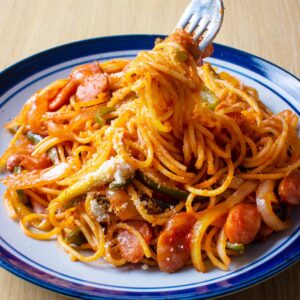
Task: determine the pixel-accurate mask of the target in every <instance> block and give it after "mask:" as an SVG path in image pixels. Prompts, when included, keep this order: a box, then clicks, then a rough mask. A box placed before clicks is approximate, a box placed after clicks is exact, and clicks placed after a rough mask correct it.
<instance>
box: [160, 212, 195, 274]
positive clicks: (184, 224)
mask: <svg viewBox="0 0 300 300" xmlns="http://www.w3.org/2000/svg"><path fill="white" fill-rule="evenodd" d="M195 223H196V218H195V217H194V216H193V215H192V214H190V213H186V212H183V213H179V214H175V215H173V216H172V217H171V218H170V220H169V221H168V222H167V224H166V227H165V229H164V230H163V232H162V233H161V234H160V236H159V238H158V243H157V262H158V265H159V267H160V269H161V270H162V271H165V272H168V273H173V272H176V271H178V270H179V269H181V268H183V267H184V266H185V265H186V263H187V261H188V260H189V258H190V246H189V244H190V236H191V230H192V228H193V226H194V224H195Z"/></svg>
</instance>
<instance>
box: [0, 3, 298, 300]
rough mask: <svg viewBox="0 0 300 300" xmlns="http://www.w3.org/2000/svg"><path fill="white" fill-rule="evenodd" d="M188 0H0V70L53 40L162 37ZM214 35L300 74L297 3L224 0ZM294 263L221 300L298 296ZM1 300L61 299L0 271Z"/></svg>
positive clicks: (294, 298)
mask: <svg viewBox="0 0 300 300" xmlns="http://www.w3.org/2000/svg"><path fill="white" fill-rule="evenodd" d="M188 3H189V0H0V70H2V69H4V68H5V67H7V66H9V65H11V64H12V63H15V62H17V61H19V60H20V59H23V58H25V57H27V56H28V55H31V54H34V53H36V52H39V51H42V50H45V49H47V48H49V47H54V46H57V45H60V44H64V43H68V42H72V41H76V40H81V39H85V38H91V37H98V36H103V35H115V34H128V33H161V34H168V33H170V32H171V31H172V29H173V28H174V25H175V24H176V22H177V20H178V18H179V16H180V15H181V13H182V12H183V10H184V8H185V7H186V5H187V4H188ZM224 3H225V8H226V10H225V19H224V23H223V27H222V29H221V31H220V33H219V35H218V37H217V39H216V41H217V42H219V43H222V44H226V45H230V46H233V47H236V48H239V49H242V50H245V51H248V52H250V53H253V54H256V55H259V56H261V57H263V58H266V59H268V60H270V61H272V62H274V63H276V64H278V65H280V66H282V67H284V68H286V69H287V70H289V71H290V72H292V73H293V74H295V75H296V76H298V77H299V76H300V0H224ZM299 285H300V264H299V263H298V264H296V265H294V266H293V267H291V268H290V269H289V270H287V271H285V272H283V273H282V274H280V275H277V276H276V277H274V278H272V279H270V280H268V281H266V282H264V283H261V284H260V285H258V286H255V287H252V288H250V289H248V290H246V291H242V292H239V293H237V294H235V295H233V296H227V297H226V298H224V300H225V299H226V300H229V299H234V300H235V299H243V300H250V299H251V300H252V299H255V300H260V299H272V300H282V299H288V300H298V299H300V288H299ZM0 293H1V294H0V299H3V300H40V299H43V300H62V299H67V298H66V297H63V296H60V295H56V294H53V293H51V292H49V291H46V290H43V289H41V288H39V287H36V286H34V285H32V284H30V283H27V282H25V281H22V280H21V279H18V278H17V277H14V276H13V275H11V274H9V273H8V272H6V271H4V270H1V271H0Z"/></svg>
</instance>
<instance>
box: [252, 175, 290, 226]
mask: <svg viewBox="0 0 300 300" xmlns="http://www.w3.org/2000/svg"><path fill="white" fill-rule="evenodd" d="M274 185H275V183H274V181H273V180H265V181H263V182H261V183H260V184H259V186H258V188H257V191H256V205H257V209H258V211H259V213H260V215H261V217H262V219H263V221H264V222H265V223H266V224H267V225H268V226H269V227H270V228H271V229H273V230H275V231H281V230H284V229H286V228H288V227H289V226H290V220H286V221H284V222H283V221H281V220H280V219H279V218H278V217H277V216H276V214H275V213H274V211H273V208H272V198H274V197H276V196H275V194H274Z"/></svg>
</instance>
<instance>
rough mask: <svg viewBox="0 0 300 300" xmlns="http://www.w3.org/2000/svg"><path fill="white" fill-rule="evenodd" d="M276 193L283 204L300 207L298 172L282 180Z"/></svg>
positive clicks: (299, 179) (299, 174)
mask: <svg viewBox="0 0 300 300" xmlns="http://www.w3.org/2000/svg"><path fill="white" fill-rule="evenodd" d="M278 193H279V196H280V199H281V201H282V202H283V203H286V204H291V205H300V172H299V171H295V172H293V173H291V174H290V175H288V176H287V177H285V178H283V179H282V180H281V182H280V184H279V187H278Z"/></svg>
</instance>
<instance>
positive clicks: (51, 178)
mask: <svg viewBox="0 0 300 300" xmlns="http://www.w3.org/2000/svg"><path fill="white" fill-rule="evenodd" d="M209 50H210V51H207V53H200V52H199V50H198V47H197V45H196V44H195V43H194V42H193V40H192V38H191V36H190V35H189V34H187V33H185V32H183V31H176V32H175V33H173V34H171V35H170V36H169V37H167V38H166V37H162V36H160V37H157V36H152V35H129V36H114V37H103V38H97V39H91V40H85V41H80V42H76V43H72V44H68V45H64V46H60V47H57V48H53V49H50V50H48V51H45V52H42V53H40V54H37V55H34V56H32V57H30V58H28V59H26V60H24V61H21V62H19V63H17V64H16V65H14V66H12V67H10V68H8V69H6V70H4V71H3V72H2V73H1V74H0V84H1V94H0V97H1V98H0V108H1V111H0V115H1V118H0V123H1V131H0V135H1V141H2V142H1V144H0V154H1V158H0V169H1V171H2V175H1V179H0V181H1V186H0V194H1V197H2V199H3V201H1V219H0V220H1V221H0V222H1V227H0V228H1V229H0V230H1V245H0V247H1V252H0V254H1V265H2V266H3V267H4V268H5V269H7V270H9V271H10V272H12V273H14V274H15V275H17V276H19V277H21V278H23V279H25V280H28V281H30V282H32V283H35V284H37V285H40V286H42V287H45V288H48V289H50V290H53V291H56V292H59V293H62V294H65V295H68V296H73V297H78V298H82V299H100V298H109V299H114V298H120V297H122V298H125V299H126V298H133V297H140V296H141V297H148V298H151V299H166V298H170V299H176V298H180V299H193V298H197V299H203V298H210V297H216V296H220V295H225V294H227V293H231V292H234V291H237V290H239V289H241V288H245V287H248V286H250V285H252V284H255V283H258V282H260V281H262V280H264V279H266V278H269V277H270V276H272V275H274V274H276V273H278V272H280V271H282V270H284V269H285V268H287V267H289V266H290V265H291V264H293V263H295V262H297V261H298V260H299V257H300V227H299V225H300V219H299V213H300V210H299V206H298V205H299V204H300V138H299V123H298V118H299V115H300V104H299V97H300V83H299V80H298V79H297V78H296V77H294V76H293V75H291V74H289V73H288V72H286V71H284V70H282V69H281V68H279V67H277V66H275V65H273V64H271V63H269V62H267V61H265V60H262V59H260V58H258V57H255V56H252V55H251V54H247V53H245V52H241V51H239V50H236V49H232V48H229V47H226V46H222V45H218V44H216V45H214V51H212V49H209ZM211 53H212V54H211Z"/></svg>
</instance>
